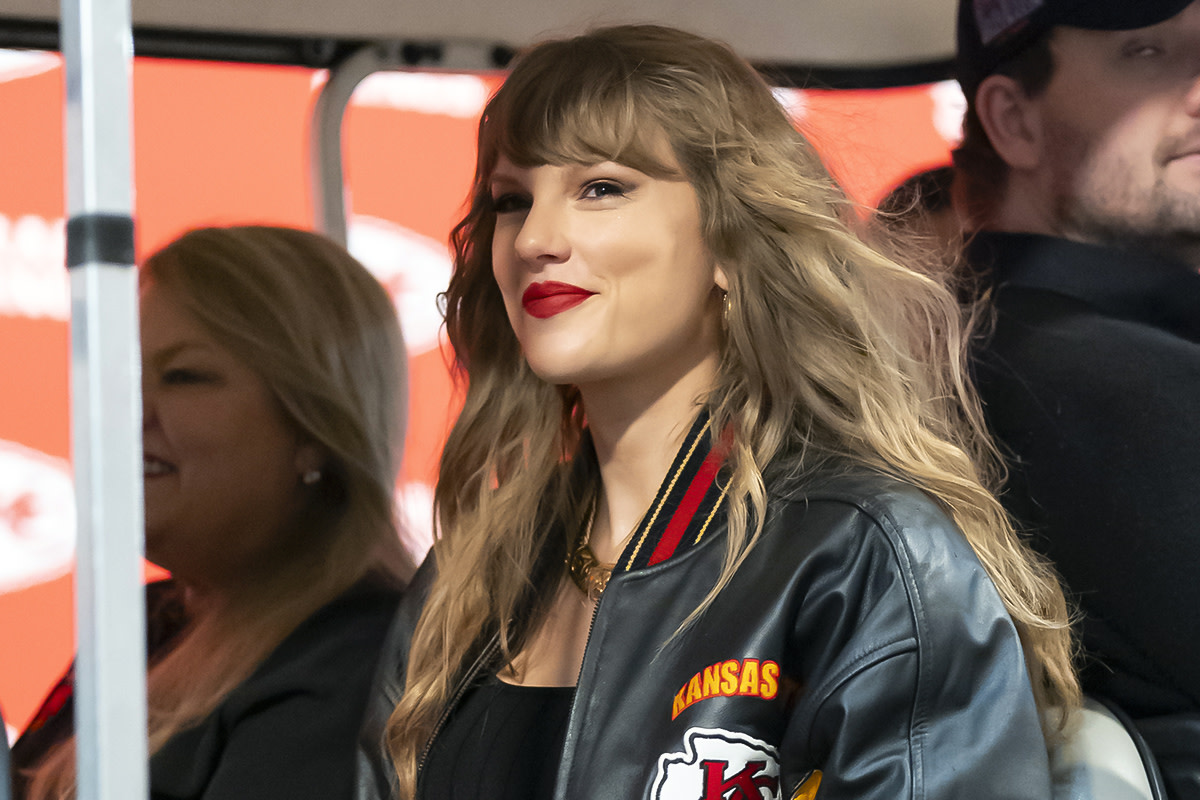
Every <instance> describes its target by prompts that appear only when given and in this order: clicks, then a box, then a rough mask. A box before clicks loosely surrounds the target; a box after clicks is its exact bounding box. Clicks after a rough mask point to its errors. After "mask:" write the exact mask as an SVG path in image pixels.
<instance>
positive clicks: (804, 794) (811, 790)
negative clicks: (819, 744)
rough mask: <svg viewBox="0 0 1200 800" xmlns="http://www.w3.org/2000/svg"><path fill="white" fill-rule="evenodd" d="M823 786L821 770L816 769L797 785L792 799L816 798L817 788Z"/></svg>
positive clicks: (807, 799)
mask: <svg viewBox="0 0 1200 800" xmlns="http://www.w3.org/2000/svg"><path fill="white" fill-rule="evenodd" d="M820 788H821V770H819V769H814V770H813V771H812V772H810V773H808V775H807V776H806V777H805V778H804V780H803V781H801V782H800V785H799V786H797V787H796V791H795V793H794V794H793V795H792V800H816V798H817V789H820Z"/></svg>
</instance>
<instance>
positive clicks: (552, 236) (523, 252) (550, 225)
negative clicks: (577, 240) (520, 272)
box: [515, 201, 571, 262]
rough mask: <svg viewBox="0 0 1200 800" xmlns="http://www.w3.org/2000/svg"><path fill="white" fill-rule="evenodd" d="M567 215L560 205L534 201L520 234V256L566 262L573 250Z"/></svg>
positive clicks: (518, 249) (531, 259) (528, 259)
mask: <svg viewBox="0 0 1200 800" xmlns="http://www.w3.org/2000/svg"><path fill="white" fill-rule="evenodd" d="M565 217H566V214H565V211H564V209H562V208H560V207H558V206H557V205H555V204H552V203H538V202H536V201H535V202H534V203H533V204H532V205H531V206H530V208H529V211H528V212H526V214H525V219H524V221H523V222H522V224H521V230H520V231H519V232H518V234H517V239H516V242H515V246H516V250H517V255H518V256H520V257H521V258H522V259H523V260H525V261H531V262H533V261H536V262H547V261H548V262H557V261H565V260H566V259H567V258H568V256H569V255H570V253H571V246H570V242H569V237H568V235H567V230H566V219H565Z"/></svg>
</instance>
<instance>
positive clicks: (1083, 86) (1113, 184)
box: [1037, 0, 1200, 261]
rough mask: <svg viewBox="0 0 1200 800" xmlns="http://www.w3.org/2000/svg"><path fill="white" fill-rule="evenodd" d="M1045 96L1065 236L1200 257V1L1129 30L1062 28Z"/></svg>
mask: <svg viewBox="0 0 1200 800" xmlns="http://www.w3.org/2000/svg"><path fill="white" fill-rule="evenodd" d="M1051 47H1052V49H1053V52H1054V61H1055V73H1054V76H1053V78H1052V79H1051V81H1050V84H1049V86H1048V87H1047V88H1046V91H1045V92H1044V93H1043V94H1042V95H1041V96H1039V97H1038V99H1037V102H1038V103H1040V104H1041V106H1042V118H1043V120H1044V128H1043V132H1044V135H1045V140H1044V144H1045V149H1044V151H1043V152H1044V154H1045V156H1046V158H1045V161H1044V162H1043V163H1044V164H1045V171H1044V173H1043V174H1044V176H1045V184H1044V185H1043V188H1044V189H1045V190H1047V191H1048V192H1049V193H1050V197H1051V198H1052V199H1053V201H1054V206H1053V213H1054V215H1055V217H1056V218H1055V219H1054V223H1055V225H1056V227H1057V228H1058V232H1059V233H1060V234H1062V235H1063V236H1066V237H1068V238H1072V239H1078V240H1082V241H1089V242H1099V243H1113V244H1136V245H1150V246H1152V247H1155V248H1157V249H1161V250H1166V251H1169V252H1174V253H1176V254H1178V255H1181V256H1183V257H1185V258H1188V259H1190V260H1192V261H1196V260H1197V258H1200V0H1195V2H1193V3H1192V4H1191V5H1189V6H1187V7H1186V8H1185V9H1184V10H1183V11H1182V12H1180V13H1179V14H1177V15H1176V16H1174V17H1172V18H1171V19H1169V20H1167V21H1166V22H1163V23H1160V24H1158V25H1154V26H1151V27H1148V28H1140V29H1137V30H1132V31H1088V30H1081V29H1078V28H1068V27H1063V28H1058V29H1056V30H1055V32H1054V34H1053V38H1052V39H1051Z"/></svg>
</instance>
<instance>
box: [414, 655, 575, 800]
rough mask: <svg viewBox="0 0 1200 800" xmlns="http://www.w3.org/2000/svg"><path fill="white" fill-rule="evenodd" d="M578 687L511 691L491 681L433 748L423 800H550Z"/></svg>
mask: <svg viewBox="0 0 1200 800" xmlns="http://www.w3.org/2000/svg"><path fill="white" fill-rule="evenodd" d="M574 696H575V687H574V686H514V685H512V684H509V683H504V682H503V681H501V680H500V679H499V678H497V677H495V676H494V675H493V676H490V677H488V678H487V679H485V680H484V681H483V682H482V683H480V684H479V685H478V686H476V687H474V688H473V689H471V690H470V691H469V692H468V693H467V695H466V697H465V698H464V699H463V700H462V702H461V703H460V704H459V705H458V706H457V708H456V709H455V711H454V713H453V714H452V715H451V716H450V719H449V720H447V722H446V726H445V728H443V729H442V731H441V732H440V733H439V734H438V736H437V738H436V739H435V740H434V745H433V747H432V748H431V749H430V751H429V759H428V761H427V762H426V764H425V768H424V769H423V770H422V772H421V787H420V797H421V799H422V800H549V798H551V797H553V796H554V780H555V777H556V775H557V773H558V764H559V757H560V754H561V753H562V746H563V739H564V737H565V736H566V733H567V716H568V715H569V714H570V713H571V701H572V700H573V698H574Z"/></svg>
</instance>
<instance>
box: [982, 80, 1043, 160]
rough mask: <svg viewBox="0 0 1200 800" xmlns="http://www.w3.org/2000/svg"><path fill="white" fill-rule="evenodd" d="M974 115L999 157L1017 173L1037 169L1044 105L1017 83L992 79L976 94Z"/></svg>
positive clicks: (1038, 98) (1040, 149)
mask: <svg viewBox="0 0 1200 800" xmlns="http://www.w3.org/2000/svg"><path fill="white" fill-rule="evenodd" d="M975 111H976V113H977V114H978V115H979V122H980V124H982V125H983V129H984V131H985V132H986V133H987V137H988V139H989V140H990V141H991V143H992V147H993V148H994V149H995V151H996V153H997V154H998V155H999V156H1000V158H1002V159H1003V160H1004V162H1005V163H1006V164H1008V166H1009V167H1010V168H1012V169H1014V170H1031V169H1036V168H1037V167H1038V165H1039V164H1040V163H1041V157H1042V140H1043V137H1042V111H1043V108H1042V102H1041V98H1040V97H1030V96H1029V95H1027V94H1026V93H1025V90H1024V89H1023V88H1022V87H1021V84H1020V83H1018V82H1017V81H1016V80H1015V79H1013V78H1010V77H1009V76H1007V75H989V76H988V77H987V78H985V79H984V80H983V83H981V84H979V89H978V90H977V91H976V93H975Z"/></svg>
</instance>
